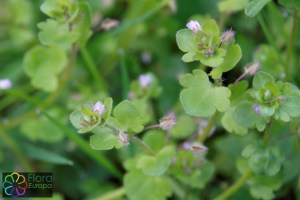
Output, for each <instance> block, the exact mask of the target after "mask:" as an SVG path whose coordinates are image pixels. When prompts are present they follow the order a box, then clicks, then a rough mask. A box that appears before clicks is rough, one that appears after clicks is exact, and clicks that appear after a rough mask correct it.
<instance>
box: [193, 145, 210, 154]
mask: <svg viewBox="0 0 300 200" xmlns="http://www.w3.org/2000/svg"><path fill="white" fill-rule="evenodd" d="M207 151H208V148H207V147H206V146H204V145H203V144H200V143H196V144H193V146H192V152H193V153H204V152H207Z"/></svg>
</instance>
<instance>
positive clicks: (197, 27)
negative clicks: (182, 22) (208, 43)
mask: <svg viewBox="0 0 300 200" xmlns="http://www.w3.org/2000/svg"><path fill="white" fill-rule="evenodd" d="M186 27H187V28H188V29H190V30H191V31H193V32H194V33H195V34H197V33H198V32H199V31H202V27H201V25H200V24H199V22H198V21H196V20H191V21H190V22H189V23H187V24H186Z"/></svg>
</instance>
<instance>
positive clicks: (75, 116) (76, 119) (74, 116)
mask: <svg viewBox="0 0 300 200" xmlns="http://www.w3.org/2000/svg"><path fill="white" fill-rule="evenodd" d="M81 117H82V111H81V110H79V109H78V110H75V111H73V112H72V113H71V114H70V121H71V123H72V125H73V126H74V127H75V128H77V129H81V128H83V126H82V125H81V124H80V121H81Z"/></svg>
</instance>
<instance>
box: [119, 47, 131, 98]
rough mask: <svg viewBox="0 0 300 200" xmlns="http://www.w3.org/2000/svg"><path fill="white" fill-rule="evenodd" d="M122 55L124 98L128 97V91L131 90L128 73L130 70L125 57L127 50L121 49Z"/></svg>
mask: <svg viewBox="0 0 300 200" xmlns="http://www.w3.org/2000/svg"><path fill="white" fill-rule="evenodd" d="M120 56H121V64H120V67H121V75H122V76H121V77H122V87H123V90H122V92H123V99H127V98H128V92H129V75H128V70H127V65H126V59H125V58H126V57H125V52H124V50H123V49H122V50H120Z"/></svg>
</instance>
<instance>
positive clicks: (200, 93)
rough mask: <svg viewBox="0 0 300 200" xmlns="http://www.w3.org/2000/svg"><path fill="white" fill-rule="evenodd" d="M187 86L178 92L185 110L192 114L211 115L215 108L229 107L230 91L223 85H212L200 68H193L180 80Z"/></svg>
mask: <svg viewBox="0 0 300 200" xmlns="http://www.w3.org/2000/svg"><path fill="white" fill-rule="evenodd" d="M180 83H181V85H183V86H184V87H187V88H186V89H183V90H182V91H181V93H180V101H181V103H182V106H183V108H184V110H185V112H186V113H187V114H189V115H192V116H202V117H208V116H211V115H212V114H213V113H214V112H215V111H216V110H219V111H220V112H224V111H226V110H227V109H228V108H229V105H230V101H229V97H230V95H231V92H230V90H229V89H228V88H225V87H214V86H212V84H211V83H210V82H209V80H208V76H207V74H206V73H205V72H204V71H202V70H194V71H193V74H186V75H184V76H183V77H182V78H181V80H180Z"/></svg>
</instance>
